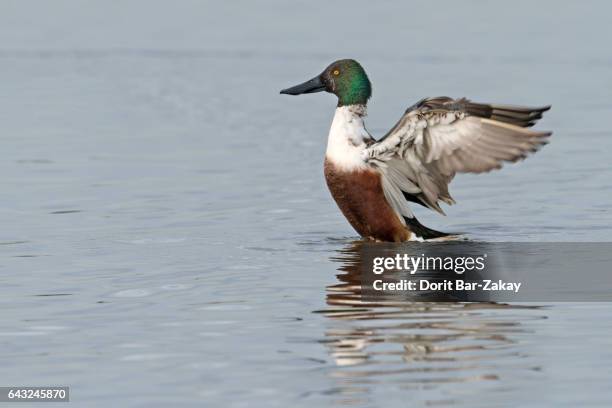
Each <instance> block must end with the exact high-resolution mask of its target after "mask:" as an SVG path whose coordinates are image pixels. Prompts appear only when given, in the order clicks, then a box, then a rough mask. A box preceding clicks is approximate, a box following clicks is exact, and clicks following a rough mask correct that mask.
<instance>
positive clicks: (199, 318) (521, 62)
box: [0, 0, 612, 407]
mask: <svg viewBox="0 0 612 408" xmlns="http://www.w3.org/2000/svg"><path fill="white" fill-rule="evenodd" d="M611 11H612V8H611V7H610V6H609V4H608V3H607V2H603V1H601V2H595V1H593V2H588V3H584V2H556V1H539V2H537V3H536V2H528V1H513V2H507V3H500V2H495V3H493V2H484V1H469V2H410V3H409V2H397V3H392V2H381V3H377V4H376V5H374V3H372V2H365V1H351V2H348V1H340V2H312V1H309V2H306V1H300V2H282V1H269V2H258V3H255V2H248V1H235V2H201V1H180V2H161V1H144V0H142V1H125V2H107V1H87V2H76V1H54V2H39V1H4V2H2V3H0V95H1V97H0V126H1V127H0V128H1V129H2V133H1V136H0V140H1V150H2V154H1V155H0V172H1V174H2V178H1V181H0V183H1V185H2V189H1V190H0V191H1V192H0V196H1V197H2V200H1V201H0V203H1V204H0V221H1V224H0V225H2V228H1V229H0V256H1V257H0V308H1V309H0V310H1V312H0V350H1V351H0V361H1V362H2V366H1V368H0V385H47V384H56V385H69V386H70V387H71V399H72V403H71V404H72V405H74V406H86V407H98V406H99V407H107V406H122V407H124V406H125V407H150V406H227V407H242V406H261V407H288V406H290V407H299V406H313V405H323V406H357V407H378V406H385V407H400V406H470V407H474V406H486V407H490V406H517V405H518V406H543V405H548V406H577V405H579V406H609V404H610V400H611V399H612V391H611V389H610V386H609V384H610V366H611V365H612V351H611V350H612V348H611V347H610V345H611V340H610V334H611V331H612V329H611V325H610V313H611V312H612V306H610V305H609V304H598V303H558V304H552V305H551V304H547V305H538V306H540V307H530V306H532V305H519V306H513V307H508V306H503V305H498V306H496V305H462V304H456V305H453V304H406V305H400V306H399V307H396V308H380V307H375V305H367V304H365V305H364V304H360V303H359V301H358V300H355V299H354V298H351V296H348V297H347V296H344V295H343V294H344V293H346V292H348V293H349V294H350V293H351V291H352V288H353V286H354V277H355V275H354V264H355V262H356V261H358V260H359V249H358V248H359V244H358V243H355V242H354V241H355V240H357V238H358V237H357V236H356V234H355V233H354V232H353V231H352V230H351V228H350V227H349V226H348V224H347V223H346V221H345V220H344V218H343V217H342V215H341V214H340V213H339V211H338V210H337V209H336V207H335V204H334V203H333V201H332V200H331V198H330V196H329V193H328V192H327V190H326V187H325V184H324V180H323V175H322V159H323V154H324V151H325V144H326V136H327V131H328V128H329V125H330V122H331V118H332V115H333V109H334V105H335V101H334V99H333V97H332V96H330V95H324V94H317V95H308V96H303V97H287V96H280V95H278V91H279V90H280V89H281V88H285V87H287V86H289V85H293V84H295V83H298V82H301V81H303V80H306V79H309V78H310V77H312V76H314V75H315V74H317V73H319V72H320V71H321V70H322V69H323V68H324V67H325V66H326V65H327V64H328V63H330V62H331V61H333V60H335V59H338V58H346V57H351V58H355V59H357V60H359V61H360V62H361V63H362V64H363V65H364V67H365V68H366V70H367V72H368V73H369V75H370V78H371V80H372V82H373V85H374V96H373V99H372V101H371V104H370V108H369V115H370V116H369V118H368V121H367V124H368V128H369V130H370V131H371V132H372V133H373V134H374V135H375V136H376V135H378V136H380V135H382V134H384V132H385V131H386V130H388V129H389V128H390V127H391V126H392V125H393V124H394V123H395V121H396V120H397V119H398V118H399V117H400V115H401V113H402V112H403V110H404V109H405V108H406V107H407V106H409V105H411V104H412V103H414V102H415V101H417V100H418V99H420V98H422V97H424V96H431V95H450V96H456V97H458V96H468V97H470V98H472V99H474V100H478V101H490V102H502V103H515V104H532V105H542V104H552V105H553V109H552V110H551V111H550V112H549V113H548V114H547V115H546V117H545V119H544V120H542V121H541V123H540V124H539V125H538V128H540V129H550V130H553V131H554V132H555V133H554V135H553V139H552V143H551V144H550V145H548V146H546V147H545V148H544V149H543V150H542V151H541V152H539V153H537V154H536V155H535V156H533V157H531V158H529V159H528V160H527V161H525V162H523V163H520V164H518V165H512V166H507V167H505V168H504V169H503V170H502V171H499V172H496V173H491V174H487V175H482V176H459V177H457V179H456V180H455V181H454V182H453V184H452V186H451V192H452V193H453V195H454V197H455V199H456V200H457V202H458V204H457V205H456V206H453V207H446V208H445V210H446V212H447V214H448V217H445V218H444V217H440V216H438V215H436V214H433V213H428V212H426V211H421V209H415V211H416V212H417V215H418V216H419V219H420V220H421V221H422V222H423V223H424V224H425V225H428V226H430V227H434V228H439V229H442V230H451V231H466V232H468V235H469V237H470V238H472V239H479V240H486V241H610V240H611V238H612V229H611V226H612V223H611V221H612V216H611V213H610V208H611V205H612V196H611V194H610V192H611V189H612V178H611V176H612V169H611V166H610V148H611V147H612V142H611V141H610V125H609V119H610V115H611V114H612V106H611V103H610V90H611V89H612V55H611V53H610V41H609V40H610V38H612V28H611V27H610V25H609V23H608V16H609V15H610V12H611ZM356 248H357V249H356ZM579 272H580V271H577V273H579ZM352 285H353V286H352ZM20 406H26V405H20Z"/></svg>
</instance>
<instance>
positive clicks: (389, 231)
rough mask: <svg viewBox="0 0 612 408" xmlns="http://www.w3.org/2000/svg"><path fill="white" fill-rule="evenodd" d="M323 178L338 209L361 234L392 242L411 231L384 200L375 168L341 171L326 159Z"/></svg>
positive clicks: (401, 238)
mask: <svg viewBox="0 0 612 408" xmlns="http://www.w3.org/2000/svg"><path fill="white" fill-rule="evenodd" d="M325 180H326V181H327V187H329V191H331V194H332V196H333V197H334V200H335V201H336V203H337V204H338V207H340V211H342V214H344V216H345V217H346V219H347V220H348V222H349V223H350V224H351V225H352V226H353V228H355V230H356V231H357V232H358V233H359V234H360V235H361V236H363V237H367V238H371V239H376V240H379V241H392V242H402V241H406V240H408V239H409V238H410V231H409V230H408V229H407V228H406V227H405V226H404V225H403V224H402V222H401V221H400V219H399V218H398V216H397V215H396V214H395V212H394V211H393V209H392V208H391V206H390V205H389V204H388V203H387V200H386V198H385V195H384V193H383V189H382V185H381V178H380V174H379V173H378V172H376V171H375V170H367V169H366V170H359V171H350V172H349V171H343V170H341V169H339V168H338V167H337V166H335V165H334V164H333V163H332V162H330V161H329V160H327V159H325Z"/></svg>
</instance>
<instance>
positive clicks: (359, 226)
mask: <svg viewBox="0 0 612 408" xmlns="http://www.w3.org/2000/svg"><path fill="white" fill-rule="evenodd" d="M317 92H328V93H331V94H334V95H335V96H336V97H337V98H338V104H337V106H336V110H335V113H334V117H333V120H332V123H331V127H330V130H329V135H328V139H327V149H326V152H325V159H324V165H323V168H324V174H325V180H326V183H327V186H328V188H329V190H330V192H331V195H332V197H333V199H334V200H335V202H336V203H337V205H338V207H339V209H340V211H341V212H342V214H343V215H344V216H345V218H346V219H347V220H348V222H349V224H350V225H351V226H352V227H353V228H354V229H355V231H356V232H357V233H358V234H359V235H360V236H361V237H363V238H365V239H368V240H373V241H384V242H404V241H425V240H440V239H447V238H448V237H450V236H456V235H457V234H453V233H444V232H440V231H436V230H434V229H431V228H428V227H426V226H424V225H422V224H421V223H420V222H419V221H418V220H417V218H416V217H415V215H414V213H413V212H412V210H411V208H410V205H411V204H419V205H421V206H424V207H426V208H428V209H430V210H433V211H435V212H437V213H439V214H441V215H445V213H444V211H443V210H442V208H441V206H440V204H441V203H445V204H447V205H453V204H455V200H453V198H452V197H451V195H450V193H449V189H448V186H449V184H450V182H451V181H452V180H453V178H454V177H455V175H456V174H457V173H486V172H489V171H491V170H496V169H499V168H501V167H502V165H503V164H504V163H514V162H517V161H520V160H522V159H525V158H526V157H527V156H528V155H529V154H531V153H534V152H536V151H538V150H539V149H540V148H541V147H542V146H544V145H545V144H547V143H548V142H549V138H550V136H551V135H552V132H548V131H534V130H532V129H530V128H531V127H532V126H533V125H535V123H536V122H537V121H538V120H539V119H541V118H542V115H543V113H544V112H546V111H548V110H549V109H550V105H548V106H542V107H526V106H515V105H506V104H489V103H476V102H472V101H471V100H469V99H466V98H458V99H453V98H450V97H447V96H439V97H429V98H423V99H421V100H420V101H418V102H416V103H415V104H413V105H411V106H410V107H408V109H406V111H405V112H404V114H403V115H402V117H401V118H400V119H399V121H398V122H397V123H396V124H395V125H394V126H393V127H392V128H391V130H389V131H388V132H387V133H386V134H385V135H384V136H382V137H381V138H380V139H378V140H376V139H374V137H372V135H370V133H369V132H368V130H367V129H366V126H365V121H364V119H365V117H366V114H367V104H368V101H369V99H370V97H371V96H372V84H371V82H370V79H369V78H368V75H367V74H366V72H365V70H364V68H363V67H362V66H361V64H359V63H358V62H357V61H355V60H353V59H341V60H338V61H335V62H333V63H331V64H330V65H329V66H328V67H327V68H325V70H324V71H323V72H322V73H321V74H319V75H317V76H315V77H314V78H312V79H310V80H308V81H306V82H303V83H301V84H299V85H296V86H292V87H290V88H286V89H283V90H282V91H280V93H281V94H286V95H303V94H311V93H317Z"/></svg>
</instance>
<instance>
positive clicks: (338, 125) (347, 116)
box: [325, 105, 371, 170]
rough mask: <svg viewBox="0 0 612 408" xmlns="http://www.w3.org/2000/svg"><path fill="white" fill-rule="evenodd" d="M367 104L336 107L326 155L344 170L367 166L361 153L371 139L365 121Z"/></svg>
mask: <svg viewBox="0 0 612 408" xmlns="http://www.w3.org/2000/svg"><path fill="white" fill-rule="evenodd" d="M364 116H365V106H362V105H349V106H340V107H338V108H337V109H336V114H335V115H334V120H333V122H332V125H331V128H330V129H329V137H328V139H327V151H326V153H325V156H326V157H327V160H329V161H331V162H332V163H333V164H335V165H336V166H337V167H340V168H341V169H343V170H357V169H359V168H363V167H365V166H366V164H365V161H364V160H363V158H362V155H361V153H362V152H363V151H364V150H365V148H366V141H367V140H369V139H371V137H370V135H369V133H368V131H367V130H366V128H365V125H364V123H363V117H364Z"/></svg>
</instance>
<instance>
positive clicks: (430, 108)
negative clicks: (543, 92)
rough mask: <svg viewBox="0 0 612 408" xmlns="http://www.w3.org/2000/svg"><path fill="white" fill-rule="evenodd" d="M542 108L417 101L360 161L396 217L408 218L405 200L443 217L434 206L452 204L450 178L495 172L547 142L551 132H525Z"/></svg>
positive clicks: (446, 100) (439, 100)
mask: <svg viewBox="0 0 612 408" xmlns="http://www.w3.org/2000/svg"><path fill="white" fill-rule="evenodd" d="M548 109H550V107H549V106H546V107H541V108H528V107H520V106H510V105H488V104H480V103H474V102H471V101H469V100H467V99H464V98H462V99H451V98H448V97H437V98H428V99H423V100H422V101H420V102H418V103H417V104H415V105H413V106H412V107H410V108H409V109H408V110H407V111H406V113H405V114H404V115H403V116H402V118H401V119H400V120H399V122H398V123H397V124H396V125H395V126H394V127H393V128H392V129H391V130H390V131H389V132H388V133H387V134H386V135H385V136H384V137H383V138H382V139H381V140H380V141H378V142H376V143H374V144H372V145H370V146H369V147H368V149H367V150H366V151H365V152H364V159H365V160H366V162H368V163H369V164H370V165H372V166H375V167H378V168H379V170H380V172H381V173H382V176H383V190H384V193H385V196H386V198H387V200H388V201H389V203H390V204H391V206H392V207H393V208H394V209H395V211H396V212H397V213H398V214H400V215H402V216H404V217H408V218H412V213H411V211H410V209H409V208H408V204H407V202H406V200H408V201H413V202H417V203H419V204H422V205H425V206H426V207H429V208H431V209H433V210H436V211H438V212H440V213H441V214H444V212H443V211H442V209H441V208H440V205H439V201H443V202H445V203H447V204H454V200H453V199H452V197H451V196H450V194H449V192H448V184H449V183H450V181H451V180H452V179H453V177H454V176H455V174H456V173H482V172H487V171H491V170H493V169H498V168H500V167H502V164H503V163H504V162H516V161H518V160H521V159H524V158H525V157H526V156H527V155H528V154H529V153H531V152H535V151H536V150H538V148H540V147H541V146H542V145H544V144H546V143H547V139H548V137H549V136H550V135H551V132H535V131H532V130H529V129H527V128H528V127H531V126H533V125H534V124H535V122H536V121H537V120H538V119H540V118H541V117H542V113H543V112H545V111H547V110H548Z"/></svg>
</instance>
